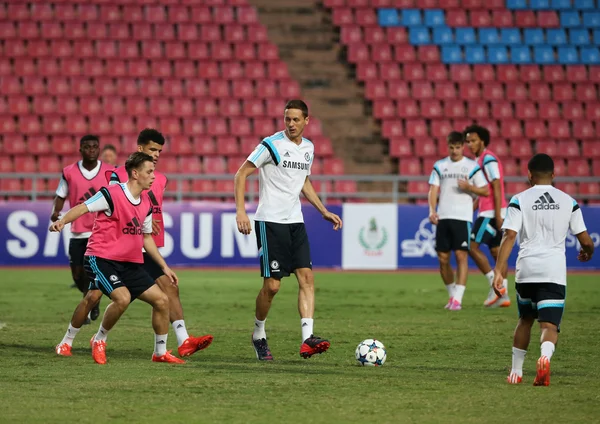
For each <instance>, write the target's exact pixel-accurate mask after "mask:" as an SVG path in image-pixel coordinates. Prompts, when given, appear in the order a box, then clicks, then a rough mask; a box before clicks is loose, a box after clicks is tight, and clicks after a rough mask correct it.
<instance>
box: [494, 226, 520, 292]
mask: <svg viewBox="0 0 600 424" xmlns="http://www.w3.org/2000/svg"><path fill="white" fill-rule="evenodd" d="M516 241H517V232H516V231H513V230H508V229H507V230H504V235H503V236H502V242H501V243H500V251H499V252H498V259H497V260H496V268H494V284H493V285H492V288H493V289H494V291H495V292H496V294H497V295H498V296H501V295H502V293H500V291H499V290H500V289H502V282H503V281H504V275H506V273H507V272H508V257H509V256H510V252H512V250H513V247H514V246H515V242H516Z"/></svg>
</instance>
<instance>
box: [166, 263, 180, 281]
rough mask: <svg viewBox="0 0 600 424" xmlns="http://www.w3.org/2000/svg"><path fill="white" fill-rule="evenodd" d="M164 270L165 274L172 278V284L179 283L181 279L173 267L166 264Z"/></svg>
mask: <svg viewBox="0 0 600 424" xmlns="http://www.w3.org/2000/svg"><path fill="white" fill-rule="evenodd" d="M163 272H164V273H165V275H166V276H167V277H169V279H170V280H171V284H173V285H174V286H176V285H177V284H179V279H178V278H177V275H175V273H174V272H173V270H172V269H171V268H169V267H168V266H166V267H164V268H163Z"/></svg>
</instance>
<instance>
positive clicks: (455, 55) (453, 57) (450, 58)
mask: <svg viewBox="0 0 600 424" xmlns="http://www.w3.org/2000/svg"><path fill="white" fill-rule="evenodd" d="M462 56H463V55H462V50H461V48H460V47H458V46H456V45H454V46H442V62H444V63H463V57H462Z"/></svg>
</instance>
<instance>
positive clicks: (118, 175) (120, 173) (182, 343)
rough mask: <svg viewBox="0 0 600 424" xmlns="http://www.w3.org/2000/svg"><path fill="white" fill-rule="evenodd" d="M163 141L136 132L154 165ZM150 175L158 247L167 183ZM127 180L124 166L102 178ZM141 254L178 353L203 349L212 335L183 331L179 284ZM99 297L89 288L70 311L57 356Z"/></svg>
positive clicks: (67, 353) (153, 134)
mask: <svg viewBox="0 0 600 424" xmlns="http://www.w3.org/2000/svg"><path fill="white" fill-rule="evenodd" d="M164 144H165V138H164V137H163V135H162V134H161V133H160V132H159V131H157V130H155V129H151V128H146V129H144V130H143V131H141V132H140V134H139V135H138V139H137V145H138V147H137V149H138V152H143V153H146V154H148V155H150V156H151V157H152V159H153V161H154V164H155V165H156V164H157V163H158V159H159V157H160V154H161V152H162V150H163V147H164ZM154 175H155V180H154V183H153V184H152V189H151V190H148V192H147V193H148V196H149V198H150V201H151V203H152V236H153V238H154V241H155V243H156V245H157V246H158V247H163V246H164V244H165V235H164V231H165V228H164V223H163V216H162V204H163V194H164V191H165V187H166V185H167V177H166V176H165V175H164V174H162V173H160V172H158V171H155V172H154ZM127 179H128V175H127V171H126V169H125V168H123V167H119V168H116V169H114V170H110V171H107V172H106V177H105V180H104V181H105V182H106V181H107V180H109V181H110V184H117V183H119V182H127ZM143 257H144V270H145V271H146V272H147V273H148V274H149V275H150V276H151V277H152V279H153V280H154V281H156V283H157V284H158V286H159V287H160V288H161V289H162V290H163V291H164V292H165V293H166V294H167V296H168V297H169V314H170V321H171V323H172V325H173V330H174V331H175V335H176V337H177V344H178V346H179V347H178V353H179V355H180V356H189V355H191V354H193V353H195V352H197V351H198V350H202V349H205V348H207V347H208V346H209V345H210V344H211V343H212V340H213V336H212V335H210V334H207V335H204V336H201V337H193V336H190V335H189V334H188V332H187V328H186V325H185V321H184V319H183V307H182V305H181V300H180V298H179V286H174V285H172V284H171V282H170V279H169V278H168V276H166V275H165V274H164V272H163V270H162V268H161V267H160V266H159V265H158V264H157V263H156V262H155V261H154V260H153V259H152V258H151V257H150V255H148V254H147V253H146V252H144V254H143ZM101 297H102V293H101V292H100V291H99V290H91V291H90V292H89V293H88V294H87V296H86V297H85V298H84V299H83V300H82V301H81V302H80V303H79V305H78V306H77V308H76V309H75V312H74V313H73V318H72V319H71V323H70V324H69V327H68V329H67V332H66V333H65V336H64V337H63V340H62V341H61V342H60V343H59V344H58V345H57V346H56V353H57V354H58V355H64V356H71V346H72V344H73V340H74V338H75V335H76V334H77V332H78V331H79V329H80V328H81V325H82V320H83V319H85V315H86V314H87V311H88V310H89V308H90V305H93V304H94V302H96V301H97V300H98V299H100V298H101Z"/></svg>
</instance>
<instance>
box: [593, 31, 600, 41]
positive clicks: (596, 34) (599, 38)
mask: <svg viewBox="0 0 600 424" xmlns="http://www.w3.org/2000/svg"><path fill="white" fill-rule="evenodd" d="M594 44H596V45H600V29H595V30H594Z"/></svg>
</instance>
